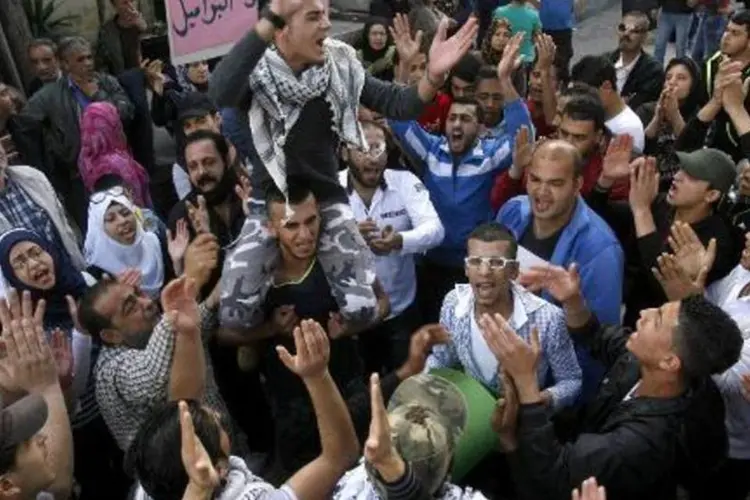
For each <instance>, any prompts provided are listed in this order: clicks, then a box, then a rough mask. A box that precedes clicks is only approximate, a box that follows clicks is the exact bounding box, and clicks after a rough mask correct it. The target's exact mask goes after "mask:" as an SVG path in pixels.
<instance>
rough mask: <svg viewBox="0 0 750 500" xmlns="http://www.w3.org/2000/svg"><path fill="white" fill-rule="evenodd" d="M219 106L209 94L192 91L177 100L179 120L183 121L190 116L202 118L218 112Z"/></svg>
mask: <svg viewBox="0 0 750 500" xmlns="http://www.w3.org/2000/svg"><path fill="white" fill-rule="evenodd" d="M218 112H219V110H218V108H217V107H216V106H215V105H214V103H213V101H211V99H210V98H209V97H208V95H206V94H204V93H202V92H190V93H188V94H185V95H184V96H182V97H181V98H180V99H178V100H177V121H178V122H179V123H182V122H183V121H184V120H187V119H189V118H201V117H203V116H207V115H213V114H216V113H218Z"/></svg>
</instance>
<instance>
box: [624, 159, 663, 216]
mask: <svg viewBox="0 0 750 500" xmlns="http://www.w3.org/2000/svg"><path fill="white" fill-rule="evenodd" d="M658 192H659V171H658V170H657V169H656V159H655V158H653V157H651V156H649V157H647V158H645V159H644V160H643V162H641V163H639V164H638V166H637V167H636V168H633V169H631V172H630V194H629V196H628V198H629V201H630V208H631V209H632V210H639V209H640V210H643V209H650V208H651V203H653V202H654V200H655V199H656V195H657V194H658Z"/></svg>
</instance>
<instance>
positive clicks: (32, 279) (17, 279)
mask: <svg viewBox="0 0 750 500" xmlns="http://www.w3.org/2000/svg"><path fill="white" fill-rule="evenodd" d="M0 270H2V275H3V278H4V280H3V281H4V282H5V285H6V286H8V287H12V288H15V289H16V290H17V291H18V292H19V293H20V292H25V291H27V292H29V293H30V294H31V298H32V300H33V301H34V303H36V302H37V301H38V300H40V299H44V301H45V303H46V308H45V313H44V329H45V331H46V332H47V334H48V335H51V334H52V333H53V332H54V331H55V330H57V329H59V330H61V331H62V332H63V333H64V334H65V337H66V338H67V339H68V340H69V341H71V342H72V355H73V356H72V357H73V359H72V361H73V370H72V371H73V380H72V384H71V385H70V386H69V387H68V388H67V389H66V393H68V394H67V396H66V397H69V398H70V399H71V401H72V403H73V405H74V406H72V407H71V427H72V428H73V440H74V454H75V476H76V480H77V481H78V483H79V484H80V485H81V489H82V495H81V496H80V498H82V499H84V500H89V499H95V498H102V495H105V496H107V495H114V494H116V493H118V492H122V491H125V492H127V490H128V487H129V481H128V478H127V477H126V476H125V475H124V474H123V473H122V467H121V466H118V465H117V462H118V460H119V461H121V460H122V454H121V453H120V451H119V449H118V448H117V445H116V444H115V442H114V439H112V437H111V435H110V433H109V430H108V429H107V426H106V424H105V423H104V420H103V419H102V417H101V415H100V413H99V407H98V406H97V404H96V395H95V380H94V375H93V367H94V365H95V364H96V356H97V354H98V352H99V346H98V345H96V344H95V343H93V342H92V338H91V337H90V336H88V335H85V334H84V333H82V332H80V331H79V330H78V328H77V327H76V321H75V320H74V318H73V316H72V314H71V309H70V308H69V304H68V297H70V299H72V300H74V301H77V300H79V299H80V298H81V297H82V296H83V294H84V293H85V291H86V289H87V288H88V283H87V282H92V283H93V278H91V276H88V275H86V274H85V273H81V272H80V271H77V270H76V269H75V267H74V266H73V264H72V262H71V261H70V258H69V257H68V255H67V254H66V253H65V252H61V251H59V250H58V249H57V247H55V246H54V245H51V244H50V243H49V242H47V240H46V239H45V238H42V237H41V236H40V235H39V234H37V233H35V232H33V231H30V230H28V229H12V230H10V231H7V232H6V233H4V234H3V235H2V236H0ZM94 447H96V453H93V454H92V453H91V449H92V448H94ZM102 485H106V488H107V489H106V490H103V487H102Z"/></svg>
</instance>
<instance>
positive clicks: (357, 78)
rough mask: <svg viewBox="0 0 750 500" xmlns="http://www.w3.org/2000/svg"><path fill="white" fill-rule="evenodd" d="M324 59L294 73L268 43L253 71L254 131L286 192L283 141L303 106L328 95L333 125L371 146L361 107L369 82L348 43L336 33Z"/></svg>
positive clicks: (350, 138) (262, 153)
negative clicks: (361, 122)
mask: <svg viewBox="0 0 750 500" xmlns="http://www.w3.org/2000/svg"><path fill="white" fill-rule="evenodd" d="M324 51H325V62H324V63H323V64H322V65H319V66H313V67H310V68H308V69H306V70H305V71H303V72H302V73H301V74H300V75H299V76H297V75H295V74H294V72H293V71H292V69H291V68H290V67H289V65H288V64H287V63H286V61H284V59H283V58H282V57H281V55H280V54H279V53H278V51H277V50H276V49H275V48H274V47H269V48H268V49H267V50H266V52H265V54H264V55H263V57H262V58H261V59H260V61H259V62H258V65H257V66H256V67H255V70H254V71H253V72H252V73H251V75H250V90H251V91H252V93H253V100H252V104H251V106H250V113H249V120H250V130H251V131H252V134H253V142H254V143H255V148H256V150H257V151H258V155H259V156H260V159H261V161H263V164H264V165H265V166H266V169H267V170H268V173H269V175H270V176H271V178H272V179H273V181H274V184H276V187H278V188H279V190H280V191H281V192H282V193H284V194H285V195H286V193H287V182H286V159H285V156H284V144H285V142H286V138H287V135H288V134H289V131H290V130H291V129H292V127H294V124H295V123H297V119H298V118H299V116H300V113H301V112H302V108H303V107H304V106H305V105H306V104H307V103H308V102H309V101H311V100H312V99H315V98H317V97H320V96H325V99H326V101H327V102H328V104H329V105H330V106H331V112H332V114H333V129H334V130H335V131H336V133H337V134H338V136H339V137H340V138H341V140H343V141H345V142H347V143H350V144H352V145H354V146H356V147H358V148H361V149H367V141H366V140H365V137H364V134H363V132H362V128H361V127H360V125H359V121H358V120H357V109H358V106H359V99H360V96H361V95H362V89H363V88H364V86H365V70H364V68H363V67H362V64H361V63H360V61H359V60H358V59H357V54H356V52H355V50H354V48H352V47H351V46H350V45H348V44H346V43H344V42H341V41H339V40H336V39H333V38H327V39H326V40H325V42H324Z"/></svg>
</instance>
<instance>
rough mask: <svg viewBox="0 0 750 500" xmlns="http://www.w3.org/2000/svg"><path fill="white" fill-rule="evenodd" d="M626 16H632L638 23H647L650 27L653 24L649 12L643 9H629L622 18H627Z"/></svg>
mask: <svg viewBox="0 0 750 500" xmlns="http://www.w3.org/2000/svg"><path fill="white" fill-rule="evenodd" d="M626 17H632V18H633V19H635V20H636V21H638V23H643V24H645V28H646V29H648V28H649V27H650V26H651V18H650V17H648V14H646V13H645V12H643V11H641V10H629V11H627V12H626V13H625V14H623V15H622V18H623V19H625V18H626Z"/></svg>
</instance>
